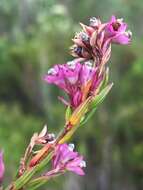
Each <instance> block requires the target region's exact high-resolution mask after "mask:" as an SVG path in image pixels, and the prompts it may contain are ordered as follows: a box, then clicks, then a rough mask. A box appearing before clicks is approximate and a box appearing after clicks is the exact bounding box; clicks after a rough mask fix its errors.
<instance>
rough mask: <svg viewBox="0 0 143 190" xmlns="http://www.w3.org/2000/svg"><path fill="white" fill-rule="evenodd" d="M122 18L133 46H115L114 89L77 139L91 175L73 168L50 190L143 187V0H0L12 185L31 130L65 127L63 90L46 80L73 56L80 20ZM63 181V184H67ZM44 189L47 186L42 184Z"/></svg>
mask: <svg viewBox="0 0 143 190" xmlns="http://www.w3.org/2000/svg"><path fill="white" fill-rule="evenodd" d="M112 14H115V15H117V16H118V17H119V18H120V17H123V18H124V19H125V21H126V22H127V23H128V24H129V28H130V29H131V30H132V32H133V41H132V44H131V45H129V46H127V47H126V46H113V47H112V58H111V60H110V63H109V65H110V80H111V81H113V82H114V86H113V88H112V90H111V92H110V93H109V95H108V96H107V98H106V100H105V101H104V102H103V104H102V105H101V106H100V108H99V109H98V111H97V112H96V115H95V116H94V118H92V120H91V121H90V122H89V123H88V125H86V126H84V127H83V128H84V129H79V130H78V131H77V133H76V135H75V136H74V138H73V139H72V142H74V143H76V148H77V149H78V150H79V151H80V153H82V154H83V155H85V158H86V160H87V168H86V175H85V177H77V176H76V175H74V174H70V173H68V174H67V175H66V176H62V177H60V178H57V179H55V180H53V181H51V182H50V184H49V186H45V189H49V190H67V189H68V190H141V189H142V188H143V84H142V83H143V21H142V18H143V1H142V0H136V1H135V0H100V1H99V0H12V1H10V0H0V148H1V149H3V150H4V156H5V163H6V174H5V183H6V184H7V183H8V182H10V181H11V180H12V179H13V177H14V175H15V174H16V170H17V167H18V165H19V160H20V157H21V155H22V154H23V152H24V150H25V148H26V145H27V144H28V142H29V140H30V137H31V135H32V134H33V133H34V132H35V131H40V130H41V129H42V127H43V125H44V124H45V123H47V124H48V127H49V131H51V132H54V131H56V132H58V131H59V129H60V127H62V126H63V123H64V111H65V108H64V106H63V105H62V103H60V102H59V101H58V100H57V96H58V95H60V94H61V92H60V91H59V90H58V89H57V88H56V87H53V86H48V85H47V84H45V83H44V82H43V81H42V80H41V78H42V75H43V74H44V73H46V72H47V70H48V68H49V67H50V66H51V65H53V64H57V63H65V62H66V61H67V60H71V59H72V57H71V56H70V55H69V53H68V48H69V46H70V45H71V44H72V42H71V38H72V37H73V36H74V33H75V31H78V30H79V25H78V23H79V22H84V23H88V20H89V18H90V17H92V16H96V17H100V18H101V20H102V21H107V20H109V18H110V16H111V15H112ZM61 182H62V183H61ZM41 189H43V188H41Z"/></svg>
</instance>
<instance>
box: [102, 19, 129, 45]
mask: <svg viewBox="0 0 143 190" xmlns="http://www.w3.org/2000/svg"><path fill="white" fill-rule="evenodd" d="M126 29H127V24H126V23H125V22H123V19H116V17H115V16H112V17H111V19H110V21H109V23H107V25H106V27H105V31H106V38H111V41H112V42H113V43H117V44H128V43H129V42H130V41H131V36H132V33H131V31H126Z"/></svg>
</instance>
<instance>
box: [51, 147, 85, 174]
mask: <svg viewBox="0 0 143 190" xmlns="http://www.w3.org/2000/svg"><path fill="white" fill-rule="evenodd" d="M73 149H74V145H73V144H69V145H67V144H60V145H58V146H57V147H56V150H55V155H54V157H53V171H56V173H60V172H64V171H66V170H68V171H72V172H74V173H76V174H78V175H84V174H85V173H84V171H83V167H86V163H85V161H84V160H83V156H81V155H79V154H78V152H74V151H73Z"/></svg>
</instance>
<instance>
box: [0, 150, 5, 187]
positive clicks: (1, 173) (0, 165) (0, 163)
mask: <svg viewBox="0 0 143 190" xmlns="http://www.w3.org/2000/svg"><path fill="white" fill-rule="evenodd" d="M4 172H5V166H4V162H3V152H2V151H0V183H1V182H2V180H3V176H4Z"/></svg>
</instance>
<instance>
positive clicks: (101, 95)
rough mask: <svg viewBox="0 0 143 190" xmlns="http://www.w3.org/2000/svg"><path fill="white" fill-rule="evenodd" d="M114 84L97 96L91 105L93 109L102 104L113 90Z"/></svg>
mask: <svg viewBox="0 0 143 190" xmlns="http://www.w3.org/2000/svg"><path fill="white" fill-rule="evenodd" d="M112 86H113V83H111V84H109V85H108V86H106V87H105V88H104V89H103V90H102V91H101V92H100V93H99V94H98V95H96V96H95V98H94V99H93V101H92V103H91V108H95V107H96V106H97V105H98V104H100V103H102V102H103V100H104V98H105V97H106V95H107V94H108V92H109V91H110V90H111V88H112Z"/></svg>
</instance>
